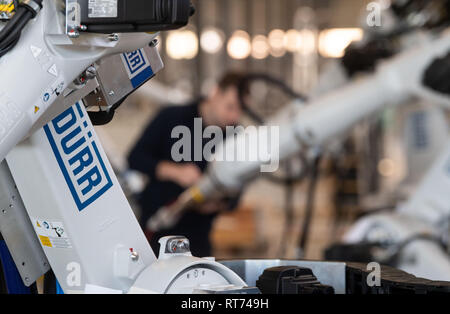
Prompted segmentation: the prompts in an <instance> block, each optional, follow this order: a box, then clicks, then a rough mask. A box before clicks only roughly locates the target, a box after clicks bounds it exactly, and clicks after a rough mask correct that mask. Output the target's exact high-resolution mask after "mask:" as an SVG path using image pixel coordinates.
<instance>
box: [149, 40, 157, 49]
mask: <svg viewBox="0 0 450 314" xmlns="http://www.w3.org/2000/svg"><path fill="white" fill-rule="evenodd" d="M158 44H159V41H158V39H157V38H155V39H153V40H152V41H151V42H150V44H149V46H150V47H152V48H153V47H156V46H158Z"/></svg>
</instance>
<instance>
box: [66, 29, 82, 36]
mask: <svg viewBox="0 0 450 314" xmlns="http://www.w3.org/2000/svg"><path fill="white" fill-rule="evenodd" d="M67 36H69V38H78V37H80V33H79V32H78V31H77V30H75V29H71V30H70V31H69V32H68V33H67Z"/></svg>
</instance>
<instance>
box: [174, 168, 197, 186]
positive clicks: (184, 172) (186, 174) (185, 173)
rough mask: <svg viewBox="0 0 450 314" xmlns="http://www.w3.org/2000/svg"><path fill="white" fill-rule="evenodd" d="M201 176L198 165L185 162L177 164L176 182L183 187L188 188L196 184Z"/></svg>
mask: <svg viewBox="0 0 450 314" xmlns="http://www.w3.org/2000/svg"><path fill="white" fill-rule="evenodd" d="M201 177H202V172H201V170H200V168H199V167H197V166H196V165H194V164H186V165H181V166H179V169H178V174H177V177H176V183H178V184H179V185H181V186H182V187H184V188H189V187H191V186H193V185H194V184H196V183H197V182H198V181H199V180H200V178H201Z"/></svg>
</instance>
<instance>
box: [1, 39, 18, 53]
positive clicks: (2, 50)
mask: <svg viewBox="0 0 450 314" xmlns="http://www.w3.org/2000/svg"><path fill="white" fill-rule="evenodd" d="M19 39H20V36H17V37H16V39H15V40H14V41H13V42H12V43H11V44H10V45H9V46H8V47H5V48H4V49H0V58H1V57H3V56H4V55H5V54H7V53H8V52H9V51H10V50H11V49H13V48H14V46H15V45H16V44H17V42H18V41H19Z"/></svg>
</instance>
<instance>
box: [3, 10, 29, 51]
mask: <svg viewBox="0 0 450 314" xmlns="http://www.w3.org/2000/svg"><path fill="white" fill-rule="evenodd" d="M32 18H33V14H32V13H31V12H30V11H29V10H27V12H25V14H24V15H23V17H22V19H20V21H19V22H17V25H16V27H15V28H14V29H13V30H12V31H11V32H10V33H9V34H8V35H7V36H6V38H5V39H3V40H2V41H1V42H0V50H3V49H5V48H6V47H8V46H10V45H11V43H13V42H16V43H17V42H18V39H17V37H20V35H21V33H22V30H23V28H24V27H25V25H27V23H28V22H29V21H30V20H31V19H32Z"/></svg>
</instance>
